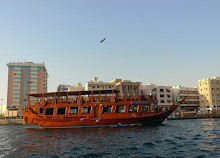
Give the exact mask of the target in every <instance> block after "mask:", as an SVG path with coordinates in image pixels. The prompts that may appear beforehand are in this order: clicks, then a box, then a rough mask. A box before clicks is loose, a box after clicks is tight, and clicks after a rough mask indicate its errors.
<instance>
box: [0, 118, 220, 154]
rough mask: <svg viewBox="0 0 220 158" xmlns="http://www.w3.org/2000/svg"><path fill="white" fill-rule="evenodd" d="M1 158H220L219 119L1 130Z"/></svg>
mask: <svg viewBox="0 0 220 158" xmlns="http://www.w3.org/2000/svg"><path fill="white" fill-rule="evenodd" d="M0 157H13V158H14V157H28V158H29V157H115V158H116V157H117V158H118V157H134V158H136V157H169V158H170V157H198V158H203V157H220V119H201V120H199V119H198V120H170V121H167V122H164V123H163V125H159V126H140V127H139V126H136V127H134V126H133V127H108V128H75V129H39V128H28V126H0Z"/></svg>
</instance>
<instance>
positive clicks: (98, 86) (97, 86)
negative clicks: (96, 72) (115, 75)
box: [85, 77, 115, 90]
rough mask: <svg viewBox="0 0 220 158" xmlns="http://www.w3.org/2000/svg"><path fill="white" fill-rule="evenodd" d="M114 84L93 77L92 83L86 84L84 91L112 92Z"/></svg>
mask: <svg viewBox="0 0 220 158" xmlns="http://www.w3.org/2000/svg"><path fill="white" fill-rule="evenodd" d="M114 89H115V84H114V83H110V82H103V81H99V80H98V77H94V78H93V80H92V81H89V82H87V84H86V86H85V90H114Z"/></svg>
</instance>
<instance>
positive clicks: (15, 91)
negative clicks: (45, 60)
mask: <svg viewBox="0 0 220 158" xmlns="http://www.w3.org/2000/svg"><path fill="white" fill-rule="evenodd" d="M7 66H8V94H7V108H8V109H23V107H25V106H26V105H27V94H29V93H43V92H47V78H48V73H47V69H46V67H45V65H44V64H37V63H33V62H25V63H21V62H18V63H8V64H7Z"/></svg>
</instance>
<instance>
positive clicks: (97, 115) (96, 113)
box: [93, 104, 102, 119]
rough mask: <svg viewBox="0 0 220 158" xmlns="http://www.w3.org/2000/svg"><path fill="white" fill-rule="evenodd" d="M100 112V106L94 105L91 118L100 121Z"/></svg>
mask: <svg viewBox="0 0 220 158" xmlns="http://www.w3.org/2000/svg"><path fill="white" fill-rule="evenodd" d="M101 110H102V106H101V104H96V105H95V106H94V110H93V118H94V119H100V118H101Z"/></svg>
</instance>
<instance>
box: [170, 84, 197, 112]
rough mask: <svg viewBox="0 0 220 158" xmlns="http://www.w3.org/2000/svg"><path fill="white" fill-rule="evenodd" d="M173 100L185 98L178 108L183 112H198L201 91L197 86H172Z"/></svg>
mask: <svg viewBox="0 0 220 158" xmlns="http://www.w3.org/2000/svg"><path fill="white" fill-rule="evenodd" d="M172 91H173V101H174V102H176V99H177V100H178V101H180V100H182V99H185V101H184V102H183V104H181V105H180V107H179V108H178V110H179V111H182V112H196V111H197V110H198V109H199V93H198V89H197V87H183V86H180V85H178V86H176V87H172Z"/></svg>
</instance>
